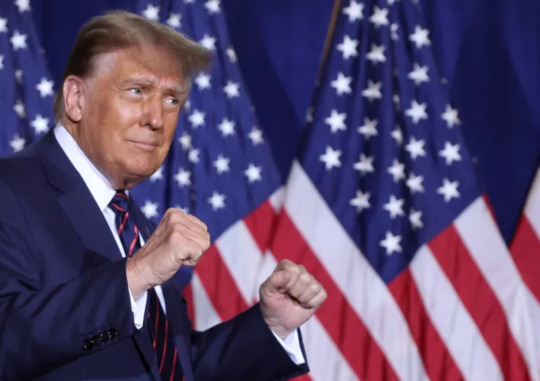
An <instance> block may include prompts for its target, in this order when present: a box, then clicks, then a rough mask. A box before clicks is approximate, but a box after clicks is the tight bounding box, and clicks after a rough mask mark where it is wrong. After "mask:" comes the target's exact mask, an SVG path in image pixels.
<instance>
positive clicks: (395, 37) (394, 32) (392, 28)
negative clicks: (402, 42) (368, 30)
mask: <svg viewBox="0 0 540 381" xmlns="http://www.w3.org/2000/svg"><path fill="white" fill-rule="evenodd" d="M398 29H399V24H398V23H393V24H392V25H390V38H391V39H392V40H393V41H397V40H399V34H398Z"/></svg>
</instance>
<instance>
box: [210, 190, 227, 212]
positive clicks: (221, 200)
mask: <svg viewBox="0 0 540 381" xmlns="http://www.w3.org/2000/svg"><path fill="white" fill-rule="evenodd" d="M208 203H209V204H210V205H211V206H212V210H219V209H223V208H225V195H224V194H221V193H218V192H214V193H212V196H211V197H210V198H209V199H208Z"/></svg>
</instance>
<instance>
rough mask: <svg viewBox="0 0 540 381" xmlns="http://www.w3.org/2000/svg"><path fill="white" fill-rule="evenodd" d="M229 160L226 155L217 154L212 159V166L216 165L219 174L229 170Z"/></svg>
mask: <svg viewBox="0 0 540 381" xmlns="http://www.w3.org/2000/svg"><path fill="white" fill-rule="evenodd" d="M230 162H231V159H229V158H228V157H225V156H223V155H219V156H218V158H217V159H216V160H214V167H216V171H217V173H219V174H220V175H221V174H222V173H225V172H229V170H230V168H229V164H230Z"/></svg>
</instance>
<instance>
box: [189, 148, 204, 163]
mask: <svg viewBox="0 0 540 381" xmlns="http://www.w3.org/2000/svg"><path fill="white" fill-rule="evenodd" d="M200 153H201V151H200V150H198V149H196V148H192V149H191V150H190V151H189V152H188V160H189V161H191V162H192V163H198V162H199V161H200V159H199V154H200Z"/></svg>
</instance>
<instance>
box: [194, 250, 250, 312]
mask: <svg viewBox="0 0 540 381" xmlns="http://www.w3.org/2000/svg"><path fill="white" fill-rule="evenodd" d="M195 272H196V273H197V275H199V278H200V280H201V283H202V285H203V287H204V289H205V290H206V293H207V294H208V297H209V298H210V300H212V304H213V305H214V308H215V309H216V312H217V313H218V314H219V316H220V318H221V320H229V319H231V318H232V317H234V316H236V315H237V314H239V313H240V312H242V311H245V310H246V309H247V308H248V305H247V302H246V301H245V300H244V298H243V296H242V294H240V292H239V291H238V288H237V287H236V283H235V281H234V279H233V278H232V276H231V274H230V273H229V270H228V269H227V266H226V265H225V262H223V259H222V258H221V256H220V255H219V252H218V250H217V248H216V245H215V244H213V245H212V246H210V248H209V249H208V250H207V251H206V253H205V254H204V255H203V257H202V259H201V260H200V262H199V263H198V264H197V267H195Z"/></svg>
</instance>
